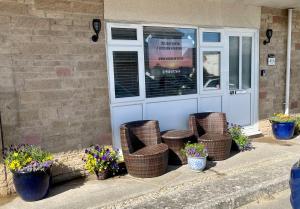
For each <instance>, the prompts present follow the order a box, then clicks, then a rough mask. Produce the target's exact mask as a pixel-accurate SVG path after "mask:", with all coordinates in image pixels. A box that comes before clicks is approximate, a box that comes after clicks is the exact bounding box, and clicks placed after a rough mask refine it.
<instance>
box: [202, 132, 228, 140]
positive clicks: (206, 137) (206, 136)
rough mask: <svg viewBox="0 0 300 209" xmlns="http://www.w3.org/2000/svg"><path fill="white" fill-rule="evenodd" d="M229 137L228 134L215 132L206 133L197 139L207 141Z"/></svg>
mask: <svg viewBox="0 0 300 209" xmlns="http://www.w3.org/2000/svg"><path fill="white" fill-rule="evenodd" d="M230 139H231V137H230V135H229V134H215V133H207V134H204V135H202V136H200V137H199V140H200V141H201V140H207V141H220V140H230Z"/></svg>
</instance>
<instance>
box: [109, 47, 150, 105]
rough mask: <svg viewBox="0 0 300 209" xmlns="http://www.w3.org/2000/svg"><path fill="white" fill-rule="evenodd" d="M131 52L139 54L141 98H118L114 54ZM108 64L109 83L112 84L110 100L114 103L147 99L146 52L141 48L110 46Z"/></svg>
mask: <svg viewBox="0 0 300 209" xmlns="http://www.w3.org/2000/svg"><path fill="white" fill-rule="evenodd" d="M114 51H117V52H120V51H130V52H137V53H138V74H139V75H138V78H139V96H135V97H124V98H116V95H115V76H114V60H113V52H114ZM108 64H109V68H108V69H109V70H108V71H109V72H108V75H109V83H110V98H111V102H112V103H118V102H131V101H142V100H144V99H145V85H144V84H145V75H144V74H145V70H144V69H145V68H144V51H143V49H142V48H141V47H135V46H130V47H126V46H110V47H109V48H108Z"/></svg>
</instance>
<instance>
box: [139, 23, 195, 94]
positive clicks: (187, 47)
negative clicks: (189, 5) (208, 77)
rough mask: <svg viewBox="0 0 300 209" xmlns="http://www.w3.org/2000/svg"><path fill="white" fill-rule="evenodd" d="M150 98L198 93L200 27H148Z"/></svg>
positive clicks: (145, 43) (145, 29) (146, 71)
mask: <svg viewBox="0 0 300 209" xmlns="http://www.w3.org/2000/svg"><path fill="white" fill-rule="evenodd" d="M144 48H145V49H144V54H145V56H144V57H145V81H146V97H147V98H151V97H162V96H176V95H186V94H196V93H197V70H196V53H197V43H196V30H195V29H183V28H164V27H144Z"/></svg>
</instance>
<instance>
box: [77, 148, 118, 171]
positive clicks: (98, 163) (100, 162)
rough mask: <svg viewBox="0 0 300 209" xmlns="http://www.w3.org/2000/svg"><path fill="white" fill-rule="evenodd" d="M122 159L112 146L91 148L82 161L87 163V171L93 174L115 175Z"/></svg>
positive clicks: (87, 150) (86, 151)
mask: <svg viewBox="0 0 300 209" xmlns="http://www.w3.org/2000/svg"><path fill="white" fill-rule="evenodd" d="M119 159H120V156H119V152H118V150H115V149H113V148H112V147H111V146H99V145H95V146H91V147H89V148H87V149H86V150H85V155H84V156H83V158H82V160H83V161H84V162H85V169H86V170H87V171H88V172H89V173H91V174H97V173H101V172H104V171H110V172H112V173H113V174H115V173H116V172H117V171H118V170H119V165H118V161H119Z"/></svg>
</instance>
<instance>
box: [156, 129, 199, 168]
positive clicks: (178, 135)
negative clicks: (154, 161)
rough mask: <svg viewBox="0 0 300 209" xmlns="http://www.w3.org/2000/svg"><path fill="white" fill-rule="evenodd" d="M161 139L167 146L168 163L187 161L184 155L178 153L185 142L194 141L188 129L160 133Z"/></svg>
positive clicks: (174, 163)
mask: <svg viewBox="0 0 300 209" xmlns="http://www.w3.org/2000/svg"><path fill="white" fill-rule="evenodd" d="M161 139H162V141H163V142H164V143H166V144H167V145H168V147H169V164H170V165H183V164H186V163H187V160H186V157H185V156H182V155H181V154H180V150H181V149H182V148H184V145H185V144H186V143H187V142H189V141H190V142H196V139H195V136H194V134H193V132H192V131H190V130H169V131H164V132H162V133H161Z"/></svg>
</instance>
